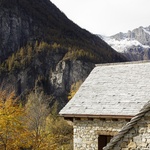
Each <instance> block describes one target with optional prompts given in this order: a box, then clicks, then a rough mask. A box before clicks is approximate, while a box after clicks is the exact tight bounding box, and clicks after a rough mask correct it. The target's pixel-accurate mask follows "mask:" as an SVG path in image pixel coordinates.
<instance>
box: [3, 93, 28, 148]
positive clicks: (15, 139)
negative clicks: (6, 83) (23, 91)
mask: <svg viewBox="0 0 150 150" xmlns="http://www.w3.org/2000/svg"><path fill="white" fill-rule="evenodd" d="M23 116H24V109H23V108H22V107H21V106H19V105H18V103H17V99H16V98H15V94H14V93H11V94H8V95H7V94H6V92H5V91H3V92H0V149H8V150H9V149H15V150H19V148H20V147H22V146H24V147H28V145H30V142H29V141H28V139H27V138H26V136H27V135H28V132H27V129H26V127H25V126H24V124H23V121H22V118H23Z"/></svg>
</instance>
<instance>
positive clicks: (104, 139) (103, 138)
mask: <svg viewBox="0 0 150 150" xmlns="http://www.w3.org/2000/svg"><path fill="white" fill-rule="evenodd" d="M111 138H112V136H109V135H99V137H98V150H103V147H105V146H106V145H107V143H109V142H110V140H111Z"/></svg>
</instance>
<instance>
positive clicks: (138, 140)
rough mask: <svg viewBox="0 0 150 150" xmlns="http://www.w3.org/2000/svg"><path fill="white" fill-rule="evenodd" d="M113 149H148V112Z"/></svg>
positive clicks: (149, 139)
mask: <svg viewBox="0 0 150 150" xmlns="http://www.w3.org/2000/svg"><path fill="white" fill-rule="evenodd" d="M113 150H150V112H148V113H146V114H145V116H144V117H143V118H142V119H141V120H140V121H138V122H137V124H136V125H134V126H133V127H132V129H131V130H130V131H129V132H128V133H127V134H125V135H124V137H123V138H122V139H120V141H119V142H118V143H117V144H116V146H115V147H114V148H113Z"/></svg>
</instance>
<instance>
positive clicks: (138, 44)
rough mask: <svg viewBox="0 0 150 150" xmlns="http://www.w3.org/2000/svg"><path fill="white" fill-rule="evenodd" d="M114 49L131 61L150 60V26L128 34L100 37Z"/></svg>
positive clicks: (121, 33) (120, 33)
mask: <svg viewBox="0 0 150 150" xmlns="http://www.w3.org/2000/svg"><path fill="white" fill-rule="evenodd" d="M100 37H101V38H102V39H103V40H104V41H105V42H106V43H108V44H109V45H110V46H111V47H112V48H113V49H115V50H116V51H118V52H120V53H124V55H126V56H127V57H129V59H130V60H145V59H146V60H147V59H150V26H148V27H142V26H140V27H139V28H136V29H134V30H132V31H130V30H129V31H128V32H127V33H123V32H119V33H117V34H115V35H113V36H109V37H108V36H100Z"/></svg>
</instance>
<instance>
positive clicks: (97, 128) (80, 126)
mask: <svg viewBox="0 0 150 150" xmlns="http://www.w3.org/2000/svg"><path fill="white" fill-rule="evenodd" d="M73 122H74V150H98V136H99V135H111V136H114V135H115V134H117V133H118V131H120V129H121V128H122V126H123V125H125V124H126V123H127V120H124V119H119V120H118V119H117V120H116V119H114V120H113V119H91V120H89V119H87V118H82V119H81V120H77V119H74V121H73Z"/></svg>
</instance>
